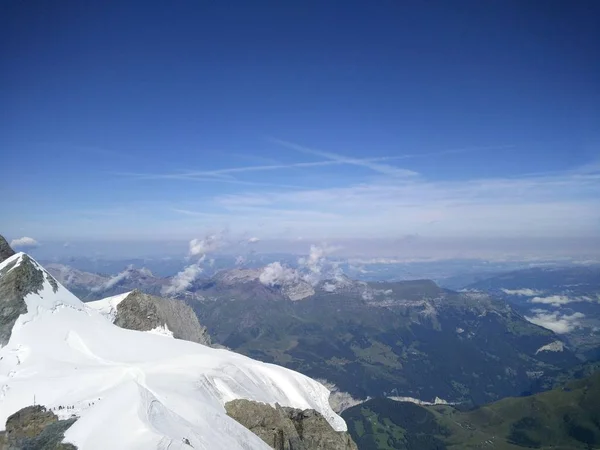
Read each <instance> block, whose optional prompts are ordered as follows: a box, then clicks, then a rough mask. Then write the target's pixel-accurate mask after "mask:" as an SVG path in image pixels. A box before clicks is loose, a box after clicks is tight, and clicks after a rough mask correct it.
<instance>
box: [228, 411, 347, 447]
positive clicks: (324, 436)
mask: <svg viewBox="0 0 600 450" xmlns="http://www.w3.org/2000/svg"><path fill="white" fill-rule="evenodd" d="M225 410H226V411H227V414H228V415H229V416H230V417H232V418H234V419H235V420H237V421H238V422H239V423H241V424H242V425H244V426H245V427H246V428H248V429H249V430H250V431H252V432H253V433H254V434H256V435H257V436H258V437H259V438H261V439H262V440H263V441H265V442H266V443H267V444H268V445H270V446H271V447H272V448H274V449H275V450H356V449H357V447H356V444H355V443H354V441H352V438H351V437H350V435H349V434H348V433H346V432H338V431H335V430H334V429H333V428H332V427H331V425H329V423H328V422H327V420H325V418H324V417H323V416H322V415H321V414H319V413H318V412H317V411H315V410H313V409H307V410H304V411H302V410H301V409H295V408H287V407H281V406H279V405H275V407H272V406H271V405H267V404H265V403H259V402H254V401H250V400H233V401H231V402H228V403H226V404H225Z"/></svg>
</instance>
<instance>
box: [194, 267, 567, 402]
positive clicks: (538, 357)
mask: <svg viewBox="0 0 600 450" xmlns="http://www.w3.org/2000/svg"><path fill="white" fill-rule="evenodd" d="M240 275H241V273H240V272H239V271H238V272H235V271H234V272H231V271H229V272H222V273H220V274H219V275H217V276H215V277H212V278H211V279H209V280H205V281H199V282H197V283H196V284H194V285H193V287H192V288H191V289H190V291H191V292H190V293H188V294H184V295H183V297H185V298H186V300H187V301H188V303H189V304H190V305H191V306H192V308H193V309H194V310H195V312H196V313H197V315H198V317H199V319H200V322H201V323H203V324H204V325H206V326H207V327H208V329H209V332H210V333H211V335H212V337H213V339H214V340H215V341H216V342H219V343H221V344H223V345H225V346H227V347H230V348H232V349H234V350H236V351H239V352H241V353H244V354H246V355H249V356H252V357H254V358H256V359H260V360H262V361H267V362H274V363H276V364H281V365H285V366H286V367H289V368H292V369H294V370H298V371H300V372H303V373H306V374H309V375H310V376H312V377H315V378H319V379H325V380H328V381H329V382H332V383H334V384H336V385H337V386H338V387H339V389H341V390H342V391H346V392H349V393H350V394H351V395H353V396H355V397H360V398H365V397H367V396H372V397H373V396H385V395H389V396H410V397H415V398H419V399H424V400H433V399H434V398H435V397H440V398H443V399H444V400H447V401H451V402H467V403H473V404H483V403H487V402H489V401H493V400H496V399H498V398H502V397H504V396H507V395H519V394H520V393H522V392H524V391H527V390H529V389H530V387H531V385H532V383H534V381H535V379H536V378H537V377H539V376H541V375H542V374H548V373H552V372H559V371H560V370H561V369H563V368H565V367H569V366H572V365H574V364H577V363H578V359H577V358H576V357H575V355H574V354H573V352H572V351H571V350H570V349H569V347H568V346H567V345H564V343H563V342H562V341H561V340H560V338H559V337H558V336H556V335H555V334H554V333H552V332H551V331H549V330H547V329H545V328H542V327H539V326H537V325H534V324H532V323H530V322H529V321H527V320H526V319H525V318H524V317H523V316H521V315H520V314H518V313H517V312H515V311H514V310H513V309H512V308H511V307H510V306H508V305H507V304H506V303H504V302H502V301H498V300H495V299H494V298H492V297H490V296H489V295H487V294H482V293H470V292H465V293H458V292H453V291H449V290H446V289H442V288H440V287H438V286H437V285H436V284H435V283H433V282H432V281H428V280H416V281H407V282H395V283H383V282H382V283H365V282H357V281H353V280H350V279H348V278H345V277H338V279H330V280H323V281H321V282H319V283H317V284H316V285H314V286H312V292H311V291H310V290H309V289H308V287H306V286H305V285H303V284H302V283H299V284H298V285H296V286H290V285H289V284H286V283H284V284H281V285H278V284H275V285H266V284H265V283H263V282H261V280H260V279H259V278H258V277H257V276H256V273H255V274H253V275H252V276H250V274H248V273H246V274H245V276H244V277H242V276H240ZM290 291H291V292H302V293H303V294H302V295H301V296H297V297H296V298H293V297H290V295H289V292H290Z"/></svg>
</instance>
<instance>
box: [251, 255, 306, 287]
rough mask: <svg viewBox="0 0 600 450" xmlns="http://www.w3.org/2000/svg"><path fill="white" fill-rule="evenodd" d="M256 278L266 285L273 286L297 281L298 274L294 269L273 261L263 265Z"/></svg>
mask: <svg viewBox="0 0 600 450" xmlns="http://www.w3.org/2000/svg"><path fill="white" fill-rule="evenodd" d="M258 279H259V280H260V282H261V283H262V284H264V285H266V286H275V285H283V284H286V283H291V282H295V281H298V280H299V279H300V276H299V274H298V272H297V271H296V270H294V269H292V268H291V267H287V266H284V265H282V264H281V263H280V262H279V261H275V262H273V263H271V264H269V265H267V266H265V268H264V269H263V271H262V272H261V274H260V276H259V277H258Z"/></svg>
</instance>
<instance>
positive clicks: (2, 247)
mask: <svg viewBox="0 0 600 450" xmlns="http://www.w3.org/2000/svg"><path fill="white" fill-rule="evenodd" d="M14 254H15V251H14V250H13V249H12V248H11V247H10V245H8V242H7V241H6V239H4V236H2V235H0V263H1V262H2V261H4V260H5V259H8V258H10V257H11V256H12V255H14Z"/></svg>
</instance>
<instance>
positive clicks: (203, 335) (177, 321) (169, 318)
mask: <svg viewBox="0 0 600 450" xmlns="http://www.w3.org/2000/svg"><path fill="white" fill-rule="evenodd" d="M114 324H115V325H117V326H119V327H121V328H127V329H130V330H138V331H150V330H153V329H155V328H158V327H163V326H165V325H166V326H167V328H168V329H169V330H170V331H171V332H172V333H173V337H174V338H176V339H183V340H186V341H192V342H197V343H199V344H204V345H210V343H211V342H210V336H209V334H208V331H207V330H206V327H203V326H202V325H200V322H198V317H197V316H196V314H195V313H194V311H193V310H192V308H190V307H189V306H188V305H187V304H186V303H185V302H183V301H181V300H175V299H165V298H161V297H155V296H153V295H148V294H144V293H142V292H140V291H138V290H135V291H133V292H132V293H131V294H129V295H128V296H127V297H125V299H124V300H123V301H121V302H120V303H119V304H118V305H117V315H116V317H115V322H114Z"/></svg>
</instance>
